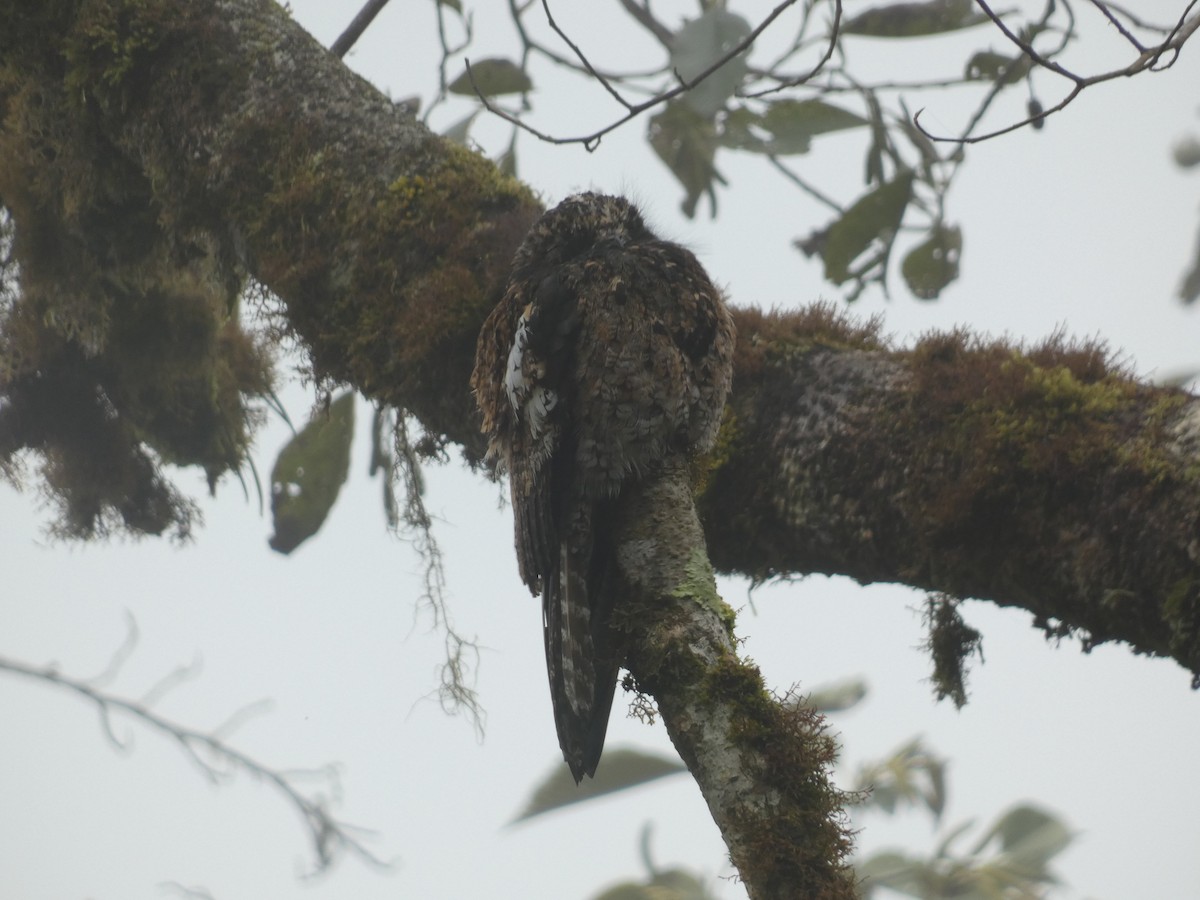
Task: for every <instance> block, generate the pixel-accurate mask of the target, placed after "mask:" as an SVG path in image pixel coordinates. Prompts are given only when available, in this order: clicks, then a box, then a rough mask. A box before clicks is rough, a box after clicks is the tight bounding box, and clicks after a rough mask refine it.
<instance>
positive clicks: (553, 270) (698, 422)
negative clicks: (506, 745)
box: [471, 191, 735, 784]
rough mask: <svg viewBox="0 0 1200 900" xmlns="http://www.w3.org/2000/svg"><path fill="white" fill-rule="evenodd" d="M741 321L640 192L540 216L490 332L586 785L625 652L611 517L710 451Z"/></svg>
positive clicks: (530, 545) (533, 578)
mask: <svg viewBox="0 0 1200 900" xmlns="http://www.w3.org/2000/svg"><path fill="white" fill-rule="evenodd" d="M734 338H735V332H734V323H733V318H732V316H731V315H730V312H729V309H728V308H727V306H726V304H725V299H724V297H723V295H722V292H721V291H720V290H719V289H718V288H717V287H716V286H715V285H714V284H713V282H712V281H711V279H710V278H709V276H708V273H707V272H706V271H705V270H704V267H703V266H702V265H701V263H700V262H699V260H698V259H697V258H696V256H695V255H694V254H693V253H692V252H691V251H690V250H688V249H687V248H685V247H683V246H681V245H680V244H677V243H674V242H672V241H669V240H664V239H662V238H660V237H658V236H657V235H656V234H655V233H654V232H653V231H652V230H651V229H650V228H649V227H648V226H647V224H646V222H645V219H644V217H643V216H642V213H641V211H640V210H639V209H638V207H637V206H636V205H635V204H634V203H633V202H632V201H630V200H628V199H627V198H625V197H622V196H617V195H611V194H602V193H597V192H590V191H589V192H585V193H580V194H575V195H573V196H570V197H568V198H566V199H565V200H563V201H562V202H561V203H559V204H558V205H557V206H555V207H554V208H553V209H550V210H549V211H547V212H545V213H543V214H542V216H541V217H540V218H539V219H538V220H537V221H536V222H535V223H534V224H533V226H532V227H531V228H530V230H529V231H528V233H527V234H526V235H525V237H524V240H523V241H522V243H521V245H520V247H519V248H518V249H517V252H516V254H515V256H514V258H513V262H512V267H511V270H510V275H509V278H508V282H507V285H506V288H505V291H504V294H503V296H502V297H501V299H500V301H499V303H498V304H497V305H496V307H495V308H494V309H493V310H492V312H491V314H490V315H489V316H488V318H487V320H486V321H485V323H484V325H483V328H482V329H481V331H480V335H479V339H478V342H477V345H476V354H475V367H474V371H473V372H472V375H471V387H472V390H473V391H474V394H475V399H476V403H477V405H478V407H479V412H480V414H481V417H482V423H481V428H482V431H483V432H484V434H485V435H486V436H487V438H488V451H487V458H488V459H489V461H490V462H491V464H492V465H493V466H494V467H495V468H496V470H497V471H501V472H503V471H506V472H507V474H508V479H509V489H510V493H511V498H512V509H513V520H514V530H515V546H516V556H517V563H518V568H519V571H520V576H521V579H522V581H523V582H524V583H525V584H526V585H527V586H528V587H529V589H530V592H531V593H532V594H534V595H535V596H537V595H539V594H540V595H541V598H542V626H543V634H544V643H545V650H546V667H547V673H548V675H549V681H550V695H551V701H552V706H553V710H554V721H555V726H556V730H557V732H558V740H559V745H560V747H561V748H562V753H563V758H564V760H565V761H566V763H567V765H568V767H569V768H570V771H571V775H572V776H573V777H574V779H575V782H576V783H577V784H578V783H580V782H581V781H582V780H583V776H584V775H587V776H589V777H594V776H595V773H596V767H597V765H598V764H599V761H600V756H601V752H602V750H603V748H604V738H605V734H606V732H607V728H608V719H609V713H610V710H611V707H612V703H613V697H614V695H615V693H616V685H617V678H618V675H619V670H620V665H621V662H622V655H621V652H620V646H619V645H620V641H619V640H618V639H617V637H616V636H615V634H614V633H613V632H614V630H613V629H612V628H611V627H610V621H611V617H612V613H613V609H614V607H615V605H616V604H617V603H618V602H619V600H620V597H621V594H622V587H621V577H620V572H619V571H618V568H617V564H616V558H615V551H616V547H617V541H618V535H617V534H616V528H615V523H614V510H615V509H616V508H617V504H618V503H619V502H620V500H621V497H622V496H623V494H624V492H625V491H627V490H629V488H630V487H631V486H632V485H635V484H637V483H638V482H641V481H644V480H646V479H648V478H652V477H654V475H655V473H656V472H657V471H659V470H660V468H661V467H662V466H663V464H664V463H665V462H666V461H668V460H672V459H684V460H690V459H693V458H695V457H697V456H699V455H701V454H703V453H704V452H706V451H707V450H709V449H710V448H711V447H712V445H713V443H714V441H715V439H716V435H717V431H718V429H719V427H720V423H721V416H722V412H723V410H724V407H725V402H726V399H727V396H728V394H729V390H730V383H731V380H732V357H733V345H734Z"/></svg>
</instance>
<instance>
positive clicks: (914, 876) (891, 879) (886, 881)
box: [854, 850, 928, 898]
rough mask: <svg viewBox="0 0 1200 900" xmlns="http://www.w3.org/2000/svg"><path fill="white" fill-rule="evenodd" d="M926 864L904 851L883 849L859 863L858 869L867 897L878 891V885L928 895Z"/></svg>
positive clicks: (861, 888) (864, 894) (903, 891)
mask: <svg viewBox="0 0 1200 900" xmlns="http://www.w3.org/2000/svg"><path fill="white" fill-rule="evenodd" d="M927 868H928V867H927V866H926V864H925V863H924V862H923V861H921V860H919V859H914V858H912V857H909V856H906V855H904V854H903V853H898V852H896V851H887V850H885V851H881V852H879V853H875V854H873V855H871V856H870V857H868V858H867V859H865V860H863V861H862V862H861V863H858V864H857V865H855V867H854V873H855V875H856V876H857V877H858V879H859V880H860V882H861V883H860V885H859V890H860V891H862V895H863V897H867V898H869V897H871V896H873V895H874V892H875V889H876V888H881V887H886V888H891V889H892V890H893V891H898V892H899V893H901V894H906V895H908V896H909V897H921V896H924V891H925V888H926V886H927V884H928V878H927V875H928V872H927Z"/></svg>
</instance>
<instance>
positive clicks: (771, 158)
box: [767, 154, 846, 215]
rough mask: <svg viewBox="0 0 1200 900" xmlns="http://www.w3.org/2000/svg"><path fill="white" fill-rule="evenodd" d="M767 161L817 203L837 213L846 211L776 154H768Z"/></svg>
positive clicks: (840, 213)
mask: <svg viewBox="0 0 1200 900" xmlns="http://www.w3.org/2000/svg"><path fill="white" fill-rule="evenodd" d="M767 161H768V162H770V163H771V165H773V166H774V167H775V168H776V169H777V170H778V171H779V173H780V174H781V175H783V177H784V178H786V179H787V180H788V181H790V182H791V183H792V184H794V185H796V187H798V188H800V190H802V191H804V193H806V194H808V196H810V197H812V198H813V199H814V200H816V201H817V202H818V203H821V204H823V205H824V206H827V207H829V209H831V210H833V211H834V212H835V213H837V214H838V215H842V214H843V213H845V212H846V210H845V208H844V207H843V206H842V205H841V204H840V203H838V202H837V201H836V200H834V199H833V198H832V197H827V196H826V195H825V194H823V193H821V192H820V191H819V190H817V189H816V188H815V187H813V186H812V185H811V184H809V183H808V182H807V181H805V180H804V179H803V178H801V177H800V176H799V175H797V174H796V173H795V172H793V171H792V170H791V169H789V168H788V167H787V166H786V165H784V164H783V161H782V160H780V158H779V157H778V156H775V155H773V154H768V155H767Z"/></svg>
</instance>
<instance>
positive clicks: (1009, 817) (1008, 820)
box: [974, 804, 1074, 873]
mask: <svg viewBox="0 0 1200 900" xmlns="http://www.w3.org/2000/svg"><path fill="white" fill-rule="evenodd" d="M997 838H998V839H999V841H1000V849H1001V850H1002V851H1003V852H1004V853H1005V854H1006V855H1007V856H1008V857H1009V859H1010V860H1011V861H1012V862H1013V863H1016V864H1017V865H1018V866H1019V867H1021V868H1025V869H1027V870H1028V871H1030V872H1035V873H1036V872H1041V871H1042V870H1043V869H1045V866H1046V864H1047V863H1048V862H1049V861H1050V860H1051V859H1053V858H1054V857H1055V856H1057V855H1058V854H1059V853H1061V852H1062V851H1063V850H1065V849H1066V848H1067V846H1068V845H1069V844H1070V843H1071V841H1072V840H1074V836H1073V835H1072V834H1071V831H1070V829H1068V828H1067V826H1066V825H1064V824H1063V823H1062V820H1061V819H1059V818H1058V817H1057V816H1054V815H1051V814H1050V813H1048V812H1046V811H1045V810H1041V809H1038V808H1037V807H1036V806H1030V805H1027V804H1026V805H1019V806H1014V807H1013V808H1012V809H1010V810H1009V811H1008V812H1006V813H1004V814H1003V815H1001V816H1000V818H998V819H997V820H996V822H995V823H994V824H993V825H992V827H991V828H989V829H988V831H987V833H986V834H984V836H983V837H982V838H981V839H980V840H979V843H978V844H976V847H975V850H974V853H978V852H979V851H980V850H982V849H983V848H984V847H985V846H987V844H988V843H989V842H990V841H992V840H993V839H997Z"/></svg>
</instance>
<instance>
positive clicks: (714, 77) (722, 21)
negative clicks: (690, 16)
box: [671, 6, 752, 119]
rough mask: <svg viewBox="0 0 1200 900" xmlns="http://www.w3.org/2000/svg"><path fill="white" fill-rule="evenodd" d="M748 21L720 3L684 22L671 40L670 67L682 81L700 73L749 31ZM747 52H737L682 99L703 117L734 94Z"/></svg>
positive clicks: (742, 74)
mask: <svg viewBox="0 0 1200 900" xmlns="http://www.w3.org/2000/svg"><path fill="white" fill-rule="evenodd" d="M751 30H752V29H751V28H750V23H749V22H747V21H746V20H745V19H743V18H742V17H741V16H739V15H737V14H736V13H731V12H729V11H728V10H727V9H725V8H724V7H723V6H713V7H711V8H710V9H709V10H708V11H706V12H705V13H704V15H702V16H700V18H698V19H694V20H692V21H691V22H688V23H687V24H686V25H684V26H683V27H682V28H681V29H679V31H678V32H677V33H676V34H675V36H674V37H673V38H672V40H671V68H672V69H673V70H674V71H675V72H676V73H677V74H678V75H679V77H680V78H682V79H683V80H684V81H685V82H690V81H691V80H692V79H693V78H696V77H698V76H700V75H701V74H703V73H704V72H705V70H707V69H708V68H709V66H711V65H712V64H713V63H715V62H716V61H717V60H719V59H721V58H722V57H723V56H725V55H726V54H728V53H729V52H730V51H732V50H733V48H734V47H736V46H737V45H738V44H740V43H741V42H742V41H743V40H745V38H746V37H747V35H749V34H750V32H751ZM747 65H748V63H747V62H746V53H745V52H742V53H739V54H738V55H737V56H735V57H733V59H731V60H729V61H728V62H726V63H725V64H724V65H723V66H721V68H719V69H717V71H715V72H713V73H712V74H711V75H709V76H708V77H707V78H705V79H704V80H703V81H702V82H700V83H699V84H698V85H696V86H695V87H694V88H692V89H691V90H689V91H688V92H687V93H686V94H684V95H683V102H684V103H686V104H687V105H688V106H690V107H691V108H692V109H693V110H695V111H696V113H698V114H699V115H701V116H703V117H704V118H706V119H709V118H712V117H713V116H715V115H716V114H717V112H719V111H720V110H721V109H722V108H723V107H724V106H725V101H726V100H728V99H729V98H730V97H732V96H733V92H734V91H736V90H737V88H738V85H740V84H741V83H742V79H743V78H744V77H745V75H746V68H747Z"/></svg>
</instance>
